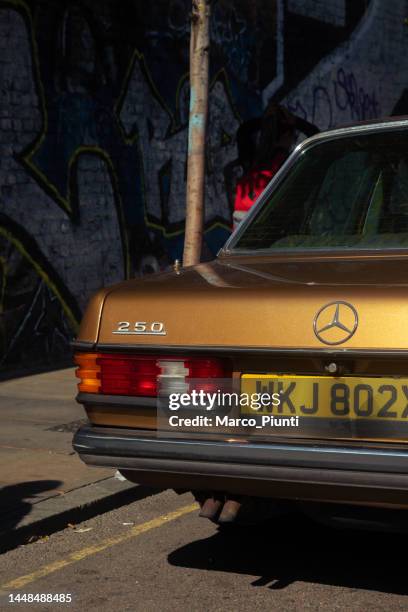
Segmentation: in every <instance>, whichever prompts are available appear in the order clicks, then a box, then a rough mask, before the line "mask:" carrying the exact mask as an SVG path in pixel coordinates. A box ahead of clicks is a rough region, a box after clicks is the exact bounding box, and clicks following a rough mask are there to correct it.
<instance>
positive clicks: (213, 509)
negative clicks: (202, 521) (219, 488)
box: [199, 497, 223, 519]
mask: <svg viewBox="0 0 408 612" xmlns="http://www.w3.org/2000/svg"><path fill="white" fill-rule="evenodd" d="M222 503H223V502H222V500H221V499H218V498H215V497H208V498H207V499H206V500H205V502H204V503H203V505H202V506H201V510H200V514H199V516H201V517H203V518H208V519H213V518H215V517H216V515H217V514H218V513H219V511H220V510H221V507H222Z"/></svg>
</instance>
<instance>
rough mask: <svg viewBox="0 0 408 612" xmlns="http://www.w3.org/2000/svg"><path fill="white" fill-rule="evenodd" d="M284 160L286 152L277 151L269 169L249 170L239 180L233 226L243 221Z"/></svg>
mask: <svg viewBox="0 0 408 612" xmlns="http://www.w3.org/2000/svg"><path fill="white" fill-rule="evenodd" d="M286 158H287V153H286V151H283V150H282V151H278V152H277V153H276V155H275V157H274V158H273V160H272V162H271V165H270V167H269V168H264V169H253V170H250V171H249V172H247V173H246V174H244V176H243V177H242V178H240V180H239V181H238V183H237V190H236V193H235V204H234V225H235V223H238V222H239V221H241V219H243V217H244V216H245V215H246V213H247V212H248V210H249V209H250V208H251V206H252V205H253V204H254V203H255V201H256V199H257V198H258V196H259V195H260V194H261V193H262V191H263V190H264V189H265V187H266V186H267V184H268V183H269V181H270V180H271V178H272V177H273V176H274V175H275V174H276V173H277V171H278V170H279V168H280V167H281V166H282V164H283V162H284V161H285V160H286Z"/></svg>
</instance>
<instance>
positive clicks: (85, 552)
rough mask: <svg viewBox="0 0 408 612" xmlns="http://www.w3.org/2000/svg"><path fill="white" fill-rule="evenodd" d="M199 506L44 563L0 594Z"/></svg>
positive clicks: (154, 520) (0, 591) (189, 507)
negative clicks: (63, 557)
mask: <svg viewBox="0 0 408 612" xmlns="http://www.w3.org/2000/svg"><path fill="white" fill-rule="evenodd" d="M197 508H198V505H197V504H195V503H194V504H190V505H189V506H183V507H182V508H179V509H178V510H175V511H174V512H169V513H168V514H162V515H161V516H158V517H157V518H154V519H152V520H151V521H147V523H142V524H141V525H135V526H134V527H132V529H130V530H129V531H128V532H126V533H124V534H122V535H119V536H116V537H113V538H108V539H106V540H103V541H102V542H101V543H100V544H95V545H94V546H87V547H86V548H82V549H81V550H78V551H76V552H73V553H71V554H70V555H68V556H67V557H66V558H65V559H60V560H59V561H54V562H53V563H49V564H48V565H44V566H43V567H40V569H38V570H36V571H35V572H33V573H32V574H26V575H25V576H20V578H16V579H15V580H10V582H6V583H4V584H2V585H0V594H1V593H3V594H4V592H7V591H11V590H14V589H21V588H22V587H24V586H26V585H27V584H29V583H30V582H34V581H35V580H38V579H39V578H44V577H45V576H48V575H49V574H52V573H53V572H57V571H59V570H61V569H63V568H64V567H67V566H68V565H72V563H77V562H78V561H82V560H83V559H86V558H87V557H90V556H91V555H95V554H96V553H98V552H101V551H102V550H106V549H107V548H110V547H111V546H116V544H121V543H122V542H126V540H130V539H132V538H136V537H137V536H139V535H141V534H142V533H145V532H146V531H150V530H151V529H156V528H157V527H161V526H162V525H165V524H166V523H169V522H170V521H174V520H175V519H177V518H179V517H180V516H184V515H185V514H189V513H190V512H193V511H194V510H196V509H197Z"/></svg>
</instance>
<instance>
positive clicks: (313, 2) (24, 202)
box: [0, 0, 408, 369]
mask: <svg viewBox="0 0 408 612" xmlns="http://www.w3.org/2000/svg"><path fill="white" fill-rule="evenodd" d="M407 4H408V3H407V1H406V0H394V2H392V3H385V2H382V1H381V0H329V1H328V2H322V1H321V0H252V1H251V2H245V1H244V0H239V1H236V2H232V1H231V0H213V6H212V22H211V87H210V98H209V100H210V101H209V104H210V121H209V131H208V147H207V172H206V219H205V220H206V234H205V242H206V244H205V247H204V254H205V256H206V257H210V256H211V255H212V254H214V253H215V252H216V251H217V250H218V248H219V247H220V246H221V245H222V243H223V241H224V240H225V239H226V237H227V236H228V233H229V227H230V224H231V207H232V202H233V193H234V185H235V181H236V177H237V176H238V174H239V172H240V167H239V165H238V161H237V148H236V142H235V136H236V131H237V129H238V127H239V125H240V124H241V123H242V122H243V121H245V120H247V119H250V118H252V117H255V116H257V115H259V114H260V112H261V111H262V108H263V106H264V105H265V104H266V103H267V102H268V100H269V99H270V98H272V97H273V98H274V99H276V100H277V101H282V102H283V103H284V104H286V105H287V106H288V108H290V109H291V110H292V111H293V112H295V113H296V114H298V115H300V116H303V117H305V118H307V119H309V120H310V121H312V122H314V123H315V124H316V125H317V126H318V127H319V128H321V129H324V128H326V127H332V126H334V125H339V124H341V123H344V122H349V121H352V120H359V119H367V118H372V117H377V116H381V115H388V114H391V113H393V112H394V111H395V110H398V112H408V108H405V106H406V104H407V93H406V90H407V81H408V79H407V76H406V75H407V74H408V72H407V68H408V66H407V65H406V64H407V62H408V55H407V54H406V52H405V49H406V44H407V37H408V26H407V25H406V18H407V17H408V6H407ZM189 7H190V2H189V0H169V1H164V0H158V1H157V2H154V3H153V2H152V3H146V2H142V1H141V0H122V1H121V2H115V1H114V0H100V1H98V2H96V0H80V1H76V2H74V1H69V0H67V1H65V2H61V3H55V2H52V1H51V0H0V368H5V369H10V368H11V369H13V368H14V369H15V368H18V367H20V366H27V365H30V366H35V365H44V364H47V363H48V364H54V363H57V362H59V361H61V360H63V359H64V358H65V357H66V356H68V355H69V352H70V351H69V340H70V339H71V338H72V337H73V336H74V335H75V331H76V329H77V326H78V323H79V321H80V317H81V312H82V311H83V308H84V305H85V303H86V301H87V299H88V298H89V296H90V294H91V293H93V292H94V291H95V290H96V289H98V288H99V287H101V286H103V285H106V284H111V283H113V282H116V281H119V280H121V279H123V278H124V277H129V276H133V275H138V274H140V273H141V272H144V271H146V270H147V269H148V268H149V267H150V268H152V269H155V268H157V267H158V266H159V267H165V266H166V265H168V264H169V263H171V262H172V261H173V260H174V259H175V258H176V257H180V255H181V252H182V243H183V228H184V205H185V187H186V148H187V121H188V108H189V81H188V53H189V12H190V11H189Z"/></svg>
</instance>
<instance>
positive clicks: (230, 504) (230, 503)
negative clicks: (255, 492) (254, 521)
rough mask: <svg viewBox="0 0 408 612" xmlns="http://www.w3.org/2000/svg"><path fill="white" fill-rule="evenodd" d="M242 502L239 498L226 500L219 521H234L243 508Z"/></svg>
mask: <svg viewBox="0 0 408 612" xmlns="http://www.w3.org/2000/svg"><path fill="white" fill-rule="evenodd" d="M241 505H242V504H241V502H240V501H238V499H233V498H229V499H227V501H226V502H225V504H224V506H223V509H222V511H221V514H220V516H219V517H218V522H219V523H233V522H234V521H235V519H236V518H237V514H238V512H239V510H240V508H241Z"/></svg>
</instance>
